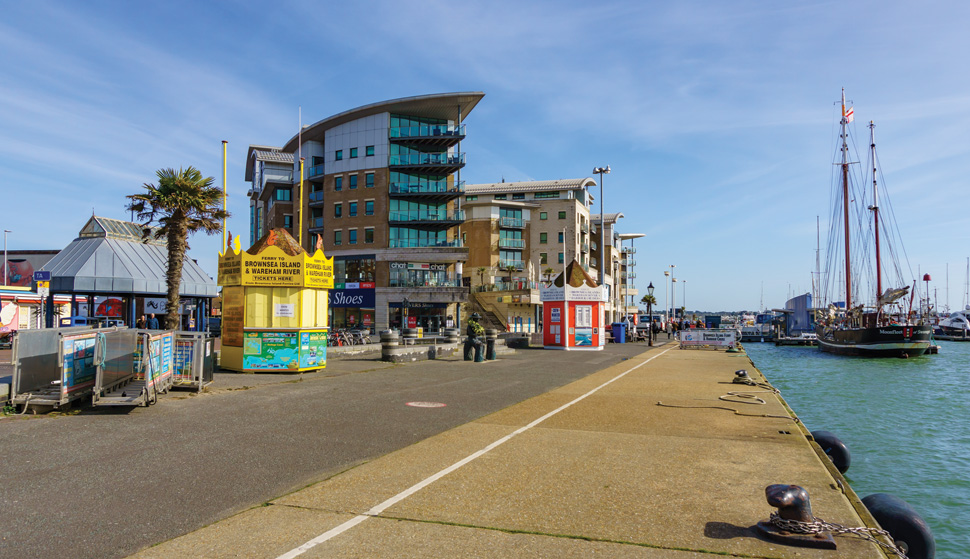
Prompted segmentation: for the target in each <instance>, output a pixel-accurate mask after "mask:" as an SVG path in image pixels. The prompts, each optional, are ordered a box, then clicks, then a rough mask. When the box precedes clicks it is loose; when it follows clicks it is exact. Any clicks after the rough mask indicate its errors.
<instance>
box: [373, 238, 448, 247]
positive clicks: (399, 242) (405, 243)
mask: <svg viewBox="0 0 970 559" xmlns="http://www.w3.org/2000/svg"><path fill="white" fill-rule="evenodd" d="M388 247H390V248H439V247H440V248H460V247H461V239H454V240H451V241H433V240H429V239H391V240H390V241H389V242H388Z"/></svg>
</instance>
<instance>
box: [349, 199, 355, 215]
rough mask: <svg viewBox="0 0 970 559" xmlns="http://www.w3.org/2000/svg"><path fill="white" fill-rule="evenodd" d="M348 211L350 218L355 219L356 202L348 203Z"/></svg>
mask: <svg viewBox="0 0 970 559" xmlns="http://www.w3.org/2000/svg"><path fill="white" fill-rule="evenodd" d="M349 209H350V211H349V212H348V213H349V215H350V217H357V202H351V203H350V208H349Z"/></svg>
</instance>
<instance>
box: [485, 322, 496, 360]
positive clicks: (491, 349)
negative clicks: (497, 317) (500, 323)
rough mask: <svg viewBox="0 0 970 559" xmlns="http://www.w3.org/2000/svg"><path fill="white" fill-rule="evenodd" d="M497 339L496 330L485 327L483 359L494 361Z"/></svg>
mask: <svg viewBox="0 0 970 559" xmlns="http://www.w3.org/2000/svg"><path fill="white" fill-rule="evenodd" d="M497 339H498V330H496V329H494V328H487V329H486V330H485V346H486V348H485V359H488V360H489V361H495V341H496V340H497Z"/></svg>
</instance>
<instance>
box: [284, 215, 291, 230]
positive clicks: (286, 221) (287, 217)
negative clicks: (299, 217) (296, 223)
mask: <svg viewBox="0 0 970 559" xmlns="http://www.w3.org/2000/svg"><path fill="white" fill-rule="evenodd" d="M283 227H285V228H287V229H293V216H292V215H284V216H283Z"/></svg>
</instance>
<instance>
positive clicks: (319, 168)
mask: <svg viewBox="0 0 970 559" xmlns="http://www.w3.org/2000/svg"><path fill="white" fill-rule="evenodd" d="M323 174H324V170H323V164H322V163H321V164H320V165H314V166H313V167H310V168H309V169H308V170H307V178H309V177H319V176H320V175H323Z"/></svg>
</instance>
